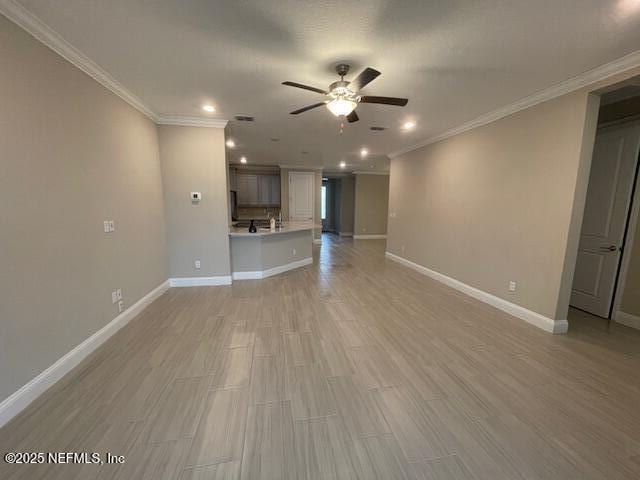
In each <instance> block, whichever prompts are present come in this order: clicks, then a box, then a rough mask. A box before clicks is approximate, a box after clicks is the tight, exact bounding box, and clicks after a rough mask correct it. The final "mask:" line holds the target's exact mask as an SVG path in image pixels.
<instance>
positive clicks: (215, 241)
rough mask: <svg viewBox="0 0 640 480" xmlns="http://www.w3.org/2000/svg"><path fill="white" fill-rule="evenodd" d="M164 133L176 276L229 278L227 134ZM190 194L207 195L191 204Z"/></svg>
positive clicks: (175, 129) (164, 129)
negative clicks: (199, 263)
mask: <svg viewBox="0 0 640 480" xmlns="http://www.w3.org/2000/svg"><path fill="white" fill-rule="evenodd" d="M158 132H159V142H160V160H161V163H162V181H163V185H164V203H165V216H166V225H167V246H168V254H169V273H170V276H171V277H216V276H228V275H229V274H230V265H229V236H228V233H229V228H228V216H229V214H228V211H229V199H228V189H227V174H228V173H227V166H226V161H225V145H224V130H222V129H220V128H207V127H179V126H171V125H161V126H159V127H158ZM190 192H201V193H202V200H201V201H200V203H198V204H193V203H192V202H191V199H190V196H189V194H190ZM195 260H200V262H201V268H200V269H199V270H197V269H196V268H195Z"/></svg>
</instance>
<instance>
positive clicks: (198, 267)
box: [194, 260, 200, 270]
mask: <svg viewBox="0 0 640 480" xmlns="http://www.w3.org/2000/svg"><path fill="white" fill-rule="evenodd" d="M194 263H195V266H196V269H198V270H200V260H196V261H195V262H194Z"/></svg>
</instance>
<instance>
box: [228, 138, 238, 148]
mask: <svg viewBox="0 0 640 480" xmlns="http://www.w3.org/2000/svg"><path fill="white" fill-rule="evenodd" d="M226 144H227V147H229V148H233V147H235V146H236V142H234V141H233V140H231V139H229V140H227V142H226Z"/></svg>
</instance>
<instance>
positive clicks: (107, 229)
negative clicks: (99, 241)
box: [103, 220, 109, 233]
mask: <svg viewBox="0 0 640 480" xmlns="http://www.w3.org/2000/svg"><path fill="white" fill-rule="evenodd" d="M103 227H104V233H109V220H105V221H104V222H103Z"/></svg>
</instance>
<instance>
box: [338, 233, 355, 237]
mask: <svg viewBox="0 0 640 480" xmlns="http://www.w3.org/2000/svg"><path fill="white" fill-rule="evenodd" d="M340 236H341V237H353V232H340Z"/></svg>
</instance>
